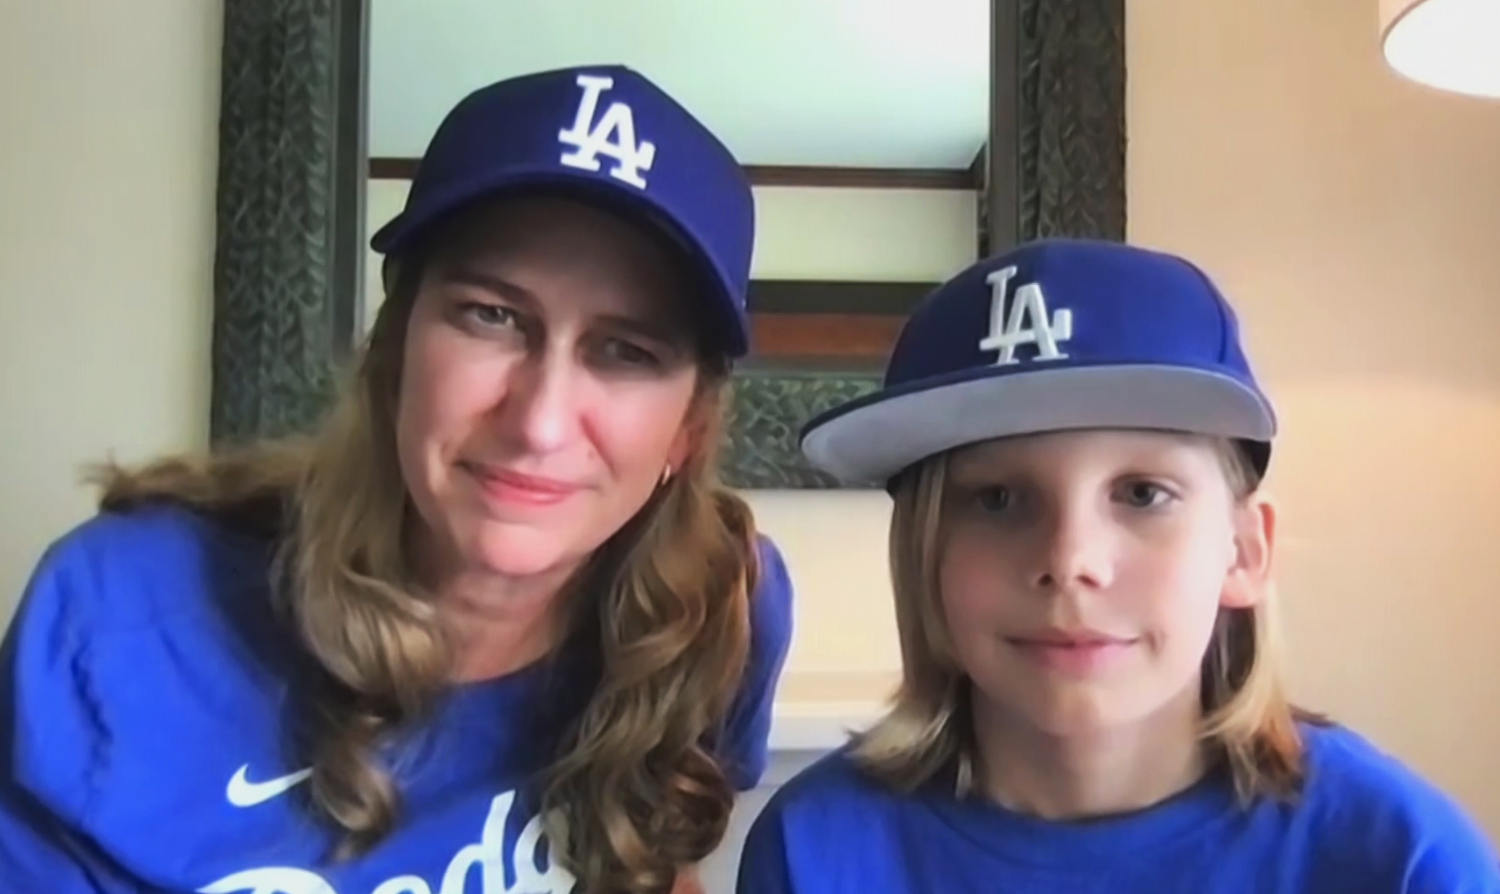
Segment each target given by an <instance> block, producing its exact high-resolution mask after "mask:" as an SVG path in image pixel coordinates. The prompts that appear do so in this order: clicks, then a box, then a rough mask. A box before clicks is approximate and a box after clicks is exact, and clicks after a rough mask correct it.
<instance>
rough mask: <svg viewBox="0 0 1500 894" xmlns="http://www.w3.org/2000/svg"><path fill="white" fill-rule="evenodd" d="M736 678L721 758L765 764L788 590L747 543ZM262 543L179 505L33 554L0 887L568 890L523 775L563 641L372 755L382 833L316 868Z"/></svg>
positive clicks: (317, 838) (561, 677)
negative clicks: (379, 782)
mask: <svg viewBox="0 0 1500 894" xmlns="http://www.w3.org/2000/svg"><path fill="white" fill-rule="evenodd" d="M759 553H760V562H761V568H760V585H759V588H758V590H757V592H756V593H755V595H754V596H753V597H752V603H751V620H752V641H751V653H750V661H749V665H748V668H747V671H746V677H745V681H744V684H743V686H742V689H741V691H740V693H739V696H738V699H737V701H736V703H735V706H734V708H733V711H732V713H731V716H730V718H729V720H728V723H727V727H726V731H725V735H724V737H723V741H722V742H721V743H720V744H719V747H718V751H719V752H720V753H722V755H723V756H724V759H725V764H726V767H727V769H728V771H729V773H730V776H731V779H732V780H733V781H734V782H735V783H736V784H737V785H738V786H739V787H741V788H749V787H751V786H753V785H754V784H755V782H756V781H757V780H758V779H759V777H760V774H761V771H762V770H763V768H764V765H765V761H766V747H767V736H768V733H769V727H770V714H771V703H772V697H773V690H774V687H775V681H776V677H777V675H778V674H779V672H780V668H781V664H782V660H783V658H784V657H785V654H786V648H787V644H788V640H789V636H790V626H791V604H790V600H791V585H790V582H789V580H788V577H787V572H786V568H785V566H784V564H783V563H782V561H781V557H780V555H779V554H778V553H777V551H776V549H775V547H774V546H773V545H772V544H771V543H770V541H768V540H764V539H763V540H762V541H761V543H760V549H759ZM269 558H270V547H269V545H268V544H267V543H265V542H263V541H260V540H256V539H253V538H250V537H246V536H244V535H241V534H237V533H234V532H231V531H230V530H228V529H226V528H224V527H223V526H221V525H219V524H216V523H215V522H213V521H210V520H208V519H206V518H203V517H201V516H198V515H195V514H193V513H191V512H189V511H187V510H185V509H182V508H177V507H171V506H156V507H151V508H145V509H140V510H136V511H133V512H131V513H127V514H104V515H101V516H99V517H97V518H95V519H93V520H92V521H90V522H87V523H85V524H84V525H83V526H81V527H80V528H79V529H77V530H75V531H74V532H72V533H71V534H69V535H68V536H66V537H64V538H63V539H62V540H60V541H59V542H58V543H57V544H55V545H54V546H53V548H52V549H51V550H49V551H48V553H47V555H46V557H45V558H44V559H43V560H42V562H41V564H40V566H39V567H38V569H37V571H36V573H35V575H34V576H33V578H32V582H31V584H30V586H29V587H28V589H27V592H26V594H25V596H24V598H23V599H22V602H21V605H20V608H19V610H18V612H17V615H16V617H15V619H14V621H13V623H12V624H11V627H10V630H9V632H8V633H7V634H6V637H5V640H4V643H3V646H0V767H3V768H4V769H3V770H0V892H4V894H11V892H26V894H31V892H47V894H74V892H85V891H87V892H104V894H123V892H132V894H133V892H142V891H153V892H154V891H169V892H185V891H205V892H216V894H467V892H476V894H477V892H483V894H499V892H514V894H521V892H526V894H533V892H535V894H567V892H572V891H573V890H574V887H575V885H574V880H573V879H572V878H571V877H570V876H569V874H568V873H567V872H566V871H564V870H563V869H562V868H561V867H559V866H557V865H556V864H555V863H552V862H551V861H550V860H549V859H548V849H547V847H546V843H545V841H544V840H543V836H542V832H541V822H540V820H538V819H537V817H536V805H537V792H535V791H534V790H533V788H534V786H533V785H532V784H531V781H530V780H531V779H532V778H533V774H535V773H536V772H537V771H538V770H540V769H541V768H542V767H543V766H545V765H546V764H547V763H548V762H549V760H550V759H551V758H552V757H554V756H555V751H554V748H555V745H556V740H557V737H558V736H559V735H560V733H561V731H562V727H563V726H564V725H565V724H566V723H567V722H568V721H569V720H571V719H572V717H574V716H576V712H577V711H578V710H579V709H580V708H581V707H582V704H583V701H584V700H585V698H586V696H587V693H588V690H589V687H590V685H591V678H590V674H591V673H597V671H590V670H589V669H588V668H590V667H595V666H596V665H594V664H593V663H592V662H590V661H588V660H586V659H587V656H577V655H568V654H566V653H564V654H562V655H560V656H558V657H556V658H554V659H551V660H548V661H543V662H539V663H537V664H535V665H532V666H530V667H527V668H524V669H522V670H520V671H518V672H516V673H514V674H511V675H508V676H506V677H503V678H500V679H497V680H493V681H487V682H483V683H476V684H466V685H462V686H459V687H456V688H455V689H454V691H453V692H452V693H451V694H450V695H449V696H448V697H447V698H445V699H444V701H443V702H442V704H441V706H440V707H439V708H438V710H437V711H436V713H435V714H434V715H433V716H432V718H431V719H430V721H429V722H427V723H424V724H421V725H420V727H419V728H418V729H416V730H414V731H412V732H410V733H405V734H402V735H400V736H398V737H397V739H396V740H395V741H393V742H392V743H390V744H389V746H388V747H386V748H385V749H384V750H383V751H382V758H383V759H384V761H385V763H386V764H387V766H388V767H389V769H390V770H391V772H392V775H393V776H394V778H395V780H396V782H397V785H398V787H399V791H400V796H401V814H400V818H399V820H398V824H397V826H396V829H395V830H394V832H393V833H392V834H391V835H390V836H389V837H387V838H386V839H385V840H383V841H382V842H381V843H380V844H379V845H377V846H376V847H375V849H374V850H372V851H371V852H369V853H368V854H366V855H364V856H362V857H359V858H356V859H353V860H349V861H347V862H332V861H330V860H329V854H330V852H331V849H332V846H333V844H334V843H335V841H336V838H335V837H334V835H333V834H332V833H331V832H330V831H329V828H328V827H327V825H325V824H323V823H321V822H319V821H318V820H316V819H315V818H314V817H312V816H311V815H310V814H309V812H308V810H307V809H306V808H305V806H304V802H303V800H302V798H301V795H302V793H303V791H304V782H305V776H306V774H305V773H304V772H303V767H302V766H301V765H300V764H299V763H298V762H297V760H296V757H295V756H294V753H293V751H292V749H291V748H290V744H291V743H290V742H289V739H290V738H291V736H289V735H288V731H289V730H290V729H293V727H292V726H291V725H290V724H292V723H293V707H294V703H293V701H292V696H294V695H295V694H296V693H297V692H298V688H297V687H298V679H297V678H298V676H299V674H300V673H305V671H299V667H300V668H305V667H306V665H305V664H304V663H302V662H304V661H305V659H302V658H299V657H298V656H299V652H298V649H297V647H296V644H295V642H294V637H293V635H292V634H291V633H290V632H289V631H288V630H287V629H286V628H285V627H283V626H281V625H280V624H279V623H278V621H277V619H276V617H275V615H274V614H273V607H272V602H271V598H270V594H269V589H268V584H267V576H268V561H269Z"/></svg>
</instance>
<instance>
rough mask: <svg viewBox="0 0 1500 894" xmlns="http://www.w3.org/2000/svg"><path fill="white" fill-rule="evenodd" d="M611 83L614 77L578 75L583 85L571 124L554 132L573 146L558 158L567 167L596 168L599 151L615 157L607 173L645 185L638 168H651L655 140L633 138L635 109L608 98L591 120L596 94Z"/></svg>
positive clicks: (590, 169)
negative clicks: (596, 115) (607, 106)
mask: <svg viewBox="0 0 1500 894" xmlns="http://www.w3.org/2000/svg"><path fill="white" fill-rule="evenodd" d="M614 85H615V79H614V78H610V77H604V76H603V75H588V74H581V75H579V76H578V86H579V87H582V88H583V96H582V97H581V98H580V99H579V101H578V114H577V116H576V117H574V119H573V126H572V127H570V128H568V129H567V130H562V131H559V132H558V134H557V139H558V141H559V142H561V143H562V144H563V145H565V146H572V147H573V150H572V151H571V152H564V153H563V154H562V157H561V158H559V159H558V161H560V162H562V163H563V164H565V165H567V166H568V167H570V168H581V169H582V170H585V171H597V170H599V156H601V155H603V156H604V157H606V158H612V159H614V161H615V165H614V167H612V168H610V169H609V175H610V176H611V177H614V178H615V179H616V180H621V181H623V182H625V183H629V184H630V185H631V186H634V187H636V188H638V189H645V188H646V181H645V178H643V177H641V171H642V170H647V171H649V170H651V162H652V161H653V160H654V159H655V158H656V144H655V143H649V142H646V141H644V140H642V141H641V142H639V143H637V142H636V141H635V113H634V112H632V111H631V110H630V106H628V105H626V104H625V103H623V102H611V103H610V104H609V108H607V109H605V110H604V114H603V115H600V116H599V119H598V120H597V121H595V120H594V114H595V113H596V112H597V111H598V110H599V95H600V94H601V93H603V92H604V91H606V90H609V89H611V88H613V87H614Z"/></svg>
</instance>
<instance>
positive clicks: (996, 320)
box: [979, 266, 1073, 366]
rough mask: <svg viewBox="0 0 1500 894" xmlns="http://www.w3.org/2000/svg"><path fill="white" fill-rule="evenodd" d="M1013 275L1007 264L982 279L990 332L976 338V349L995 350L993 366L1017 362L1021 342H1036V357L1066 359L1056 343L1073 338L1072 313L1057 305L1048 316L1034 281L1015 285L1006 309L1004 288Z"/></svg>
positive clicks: (1024, 343)
mask: <svg viewBox="0 0 1500 894" xmlns="http://www.w3.org/2000/svg"><path fill="white" fill-rule="evenodd" d="M1015 275H1016V268H1015V266H1010V267H1006V268H1004V269H1001V270H996V271H995V272H994V273H991V274H990V275H989V276H987V277H985V278H984V281H985V282H986V283H988V284H989V286H990V331H989V334H988V335H986V336H985V337H984V338H982V339H980V341H979V350H981V351H999V352H1000V355H999V356H998V357H997V358H995V365H996V366H1009V365H1010V364H1013V363H1019V362H1020V361H1019V360H1018V359H1017V358H1016V348H1017V347H1019V346H1021V345H1036V348H1037V350H1036V357H1035V358H1034V359H1036V360H1064V359H1066V358H1067V356H1068V355H1067V354H1064V353H1063V352H1062V350H1061V348H1060V347H1059V346H1060V345H1061V344H1062V343H1063V342H1065V341H1067V340H1068V339H1070V338H1072V337H1073V312H1072V311H1071V310H1068V309H1067V308H1058V310H1057V312H1056V313H1054V314H1053V315H1052V317H1051V318H1050V319H1049V318H1048V316H1047V297H1046V296H1045V295H1043V294H1042V286H1041V284H1040V283H1035V282H1029V283H1025V284H1023V285H1020V286H1017V287H1016V291H1015V296H1014V297H1013V298H1012V299H1011V301H1010V308H1009V312H1007V310H1006V301H1005V292H1006V287H1007V286H1008V285H1009V284H1010V281H1011V279H1013V278H1014V277H1015Z"/></svg>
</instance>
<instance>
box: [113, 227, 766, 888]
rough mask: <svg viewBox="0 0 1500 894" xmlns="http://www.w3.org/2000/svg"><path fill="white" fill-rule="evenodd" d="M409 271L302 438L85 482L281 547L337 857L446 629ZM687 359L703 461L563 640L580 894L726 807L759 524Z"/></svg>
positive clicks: (660, 871)
mask: <svg viewBox="0 0 1500 894" xmlns="http://www.w3.org/2000/svg"><path fill="white" fill-rule="evenodd" d="M418 258H419V256H418ZM418 258H413V259H411V260H410V261H406V262H402V263H399V264H393V265H389V266H388V275H387V282H386V285H387V293H388V298H387V300H386V302H385V303H384V304H383V305H382V307H381V310H380V312H379V315H378V317H377V319H376V322H375V325H374V327H373V329H372V331H371V333H370V336H369V339H368V342H367V344H366V345H365V348H364V350H363V352H362V355H361V358H360V362H359V365H358V367H357V372H356V374H355V375H354V377H353V380H352V382H351V383H350V384H349V386H348V387H346V389H345V390H344V392H343V393H342V394H341V395H340V397H339V399H338V400H337V402H336V405H335V407H334V409H333V411H332V413H331V416H330V418H329V419H328V420H327V422H326V423H325V424H324V425H323V426H322V428H321V429H320V430H319V431H318V432H317V434H316V435H315V436H313V437H311V438H306V439H302V440H295V441H290V440H288V441H277V442H269V443H261V444H257V445H253V446H250V447H246V448H241V449H237V450H228V451H220V452H216V453H213V454H211V455H208V456H206V457H197V458H173V459H167V460H163V461H159V462H157V463H154V464H152V465H150V466H147V467H145V468H142V469H138V470H133V471H127V470H123V469H120V468H118V467H106V468H105V469H103V470H102V471H101V472H100V474H99V475H98V477H99V479H100V481H101V483H102V484H103V490H104V494H103V498H102V500H101V503H102V506H103V508H105V509H110V510H115V509H123V508H126V507H129V506H131V505H134V504H138V503H141V502H143V501H150V500H172V501H177V502H181V503H185V504H188V505H190V506H191V507H194V508H196V509H198V510H200V511H203V512H205V513H208V514H211V515H214V516H216V517H219V518H221V519H224V520H226V521H228V522H230V523H233V524H236V525H239V526H241V527H242V528H249V529H253V530H256V531H260V532H262V533H265V534H267V535H269V536H272V537H275V538H276V540H277V542H278V544H279V549H278V551H277V560H276V562H275V564H274V567H273V570H272V572H271V575H272V581H273V584H274V590H275V593H276V595H277V597H278V599H277V601H278V603H279V604H280V605H281V606H282V607H283V608H284V609H285V610H286V611H285V617H286V618H287V621H288V624H289V626H290V627H291V629H292V630H294V631H295V636H296V637H297V638H298V639H299V640H300V643H301V645H302V647H303V649H304V650H305V652H306V653H307V656H308V657H309V658H310V659H311V662H310V663H311V665H312V666H313V667H314V670H315V672H314V677H315V679H311V680H306V681H301V680H299V686H298V687H297V688H298V689H300V690H301V692H300V693H299V694H301V695H304V696H305V697H304V698H303V700H302V705H301V727H300V728H299V729H298V730H297V731H296V732H297V741H296V742H295V743H294V747H296V748H297V749H298V750H299V751H300V752H301V755H302V757H303V758H305V759H306V760H308V761H309V762H310V763H311V765H312V767H313V774H312V784H311V787H310V797H311V802H312V805H313V807H314V809H315V810H316V811H317V812H318V813H320V814H321V815H323V816H325V817H327V818H328V819H329V820H331V821H332V823H333V824H334V825H335V826H336V827H337V828H338V829H339V830H341V831H342V833H343V834H342V835H341V840H342V841H343V846H342V847H341V849H340V850H341V853H343V854H353V853H360V852H363V851H365V850H367V849H368V848H370V847H371V846H373V845H374V844H375V843H377V842H378V841H379V840H380V839H381V838H383V837H384V836H385V835H386V834H387V833H388V832H389V831H390V830H391V828H392V826H393V824H394V823H395V821H396V818H397V813H398V804H399V793H398V791H397V790H396V787H395V786H394V785H393V783H392V781H391V778H390V776H389V775H388V773H387V772H386V771H385V769H384V768H383V767H382V766H381V764H380V762H379V760H378V759H377V757H376V754H375V750H374V748H375V746H376V744H377V743H378V742H379V741H380V740H381V739H382V738H383V737H385V736H386V735H388V734H390V733H392V732H394V731H395V730H397V729H398V728H399V727H401V726H402V725H403V724H407V723H412V722H420V720H421V719H422V718H423V717H424V716H426V715H427V714H428V712H429V711H430V710H431V709H432V708H433V706H434V704H435V703H436V701H437V700H438V698H439V697H440V696H441V694H442V692H443V691H444V688H445V684H446V681H447V678H448V673H449V669H450V665H449V654H450V650H449V648H448V636H447V634H446V633H445V631H444V628H443V625H442V624H441V623H440V619H439V617H438V612H437V610H436V607H435V605H434V604H433V602H432V601H431V599H430V596H429V594H428V593H426V592H424V591H423V588H422V587H421V586H420V585H419V584H418V581H417V578H416V574H415V572H414V567H413V561H412V557H411V555H410V554H409V551H408V550H407V549H406V543H407V538H406V532H407V527H408V526H409V525H411V524H412V523H413V515H414V510H413V508H412V506H411V503H410V501H409V498H408V495H407V491H406V488H405V485H404V484H403V481H402V477H401V472H400V468H399V466H398V464H397V457H396V448H395V413H396V403H397V399H398V393H399V387H400V381H401V363H402V356H403V345H404V342H405V338H406V326H407V321H408V319H409V317H410V315H411V310H412V306H413V304H414V302H415V300H416V294H417V290H418V285H419V283H420V276H421V266H422V265H421V263H420V260H419V259H418ZM699 367H700V374H699V383H698V388H697V393H696V395H695V397H694V403H693V407H692V409H691V410H690V411H689V416H690V419H689V422H690V423H691V424H695V425H697V426H698V427H699V435H698V438H697V444H698V446H697V449H695V450H694V452H693V454H692V455H691V457H690V458H689V459H688V461H687V462H686V463H685V464H684V467H683V468H681V469H680V470H678V471H677V474H675V475H674V476H672V478H671V479H670V481H669V482H668V483H666V484H664V485H662V486H661V487H660V488H658V490H657V492H656V493H655V494H654V495H653V496H652V497H651V498H650V499H649V500H648V502H647V504H646V505H645V506H644V507H643V508H642V509H641V510H640V512H639V513H637V515H636V516H635V517H634V518H633V519H632V520H631V521H630V522H629V523H627V524H626V525H625V527H624V528H623V529H622V530H620V531H619V532H617V533H616V534H615V535H614V536H613V537H612V538H611V539H610V540H609V541H607V542H606V543H605V544H604V546H603V547H601V549H600V550H598V551H597V552H596V555H595V556H594V557H593V559H592V560H591V563H590V565H589V567H588V568H587V569H586V572H585V573H584V575H583V578H584V583H585V587H584V588H583V591H581V599H580V600H578V602H579V604H578V605H577V606H576V610H575V611H574V612H572V618H573V622H574V626H573V630H572V632H571V634H570V635H571V637H572V639H573V640H574V644H575V645H577V646H579V647H581V648H586V649H589V650H597V654H598V666H599V667H598V670H599V673H598V679H597V683H596V685H595V688H594V689H593V691H592V692H591V693H589V695H588V697H587V699H586V701H585V702H584V703H583V704H584V706H583V708H582V711H581V713H580V714H579V715H578V716H577V717H576V718H575V719H573V720H572V722H571V724H570V725H568V726H567V728H566V730H565V731H564V733H563V734H562V739H561V741H560V742H559V743H558V745H557V753H556V757H555V759H554V760H553V761H552V763H551V764H550V765H549V766H547V767H546V769H545V770H543V771H542V773H541V774H540V778H539V779H536V780H534V781H535V782H536V783H537V784H538V786H539V788H540V791H541V792H542V815H543V817H544V818H545V822H546V823H547V827H548V831H549V840H550V841H551V842H552V849H553V854H554V858H555V859H561V861H562V863H563V865H565V866H566V867H567V868H568V869H569V870H571V871H572V872H573V873H574V875H576V876H577V877H578V879H579V882H580V889H581V891H583V892H588V894H594V892H604V891H608V892H621V891H623V892H662V891H667V890H668V889H669V888H670V887H671V886H672V884H673V880H674V878H675V875H676V872H677V870H678V868H680V867H683V866H687V865H690V864H693V863H696V862H698V861H699V860H701V859H702V858H703V857H705V856H706V855H707V854H708V853H709V852H710V851H711V850H712V849H713V848H714V847H715V846H716V845H717V844H718V842H719V841H720V839H721V838H722V837H723V833H724V831H725V828H726V825H727V823H728V819H729V813H730V808H731V806H732V800H733V787H732V785H731V783H730V782H729V780H728V778H727V777H726V775H725V771H724V769H723V768H722V767H721V765H720V763H719V761H718V760H716V757H715V755H714V754H712V753H710V750H709V746H708V745H706V743H707V742H710V741H714V740H715V739H716V738H717V736H716V731H717V730H718V728H719V727H720V726H721V725H722V723H723V722H724V718H725V716H726V714H727V713H728V710H729V707H730V703H731V701H732V699H733V696H734V694H735V692H736V691H737V689H738V685H739V681H740V678H741V675H742V673H743V669H744V666H745V662H746V656H747V652H748V648H749V613H748V602H749V594H750V593H751V592H753V590H754V586H755V578H756V573H757V569H756V561H755V545H754V540H755V532H754V526H753V522H752V518H751V515H750V512H749V509H748V508H747V507H746V505H745V504H744V502H743V501H742V500H740V499H739V498H738V497H736V496H735V495H734V494H732V493H731V492H730V491H728V490H726V489H724V488H723V487H721V486H720V485H719V483H718V478H717V471H716V469H717V447H718V443H719V439H720V429H721V425H722V416H723V407H722V401H723V397H724V393H725V385H726V382H727V378H728V361H727V359H726V358H724V357H722V356H720V355H717V354H716V353H714V352H713V351H712V350H711V349H702V350H700V364H699ZM289 633H290V631H289ZM580 639H581V640H585V641H584V642H579V640H580ZM496 722H497V723H499V722H512V723H514V722H524V719H522V718H506V719H502V718H498V717H497V718H496Z"/></svg>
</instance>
